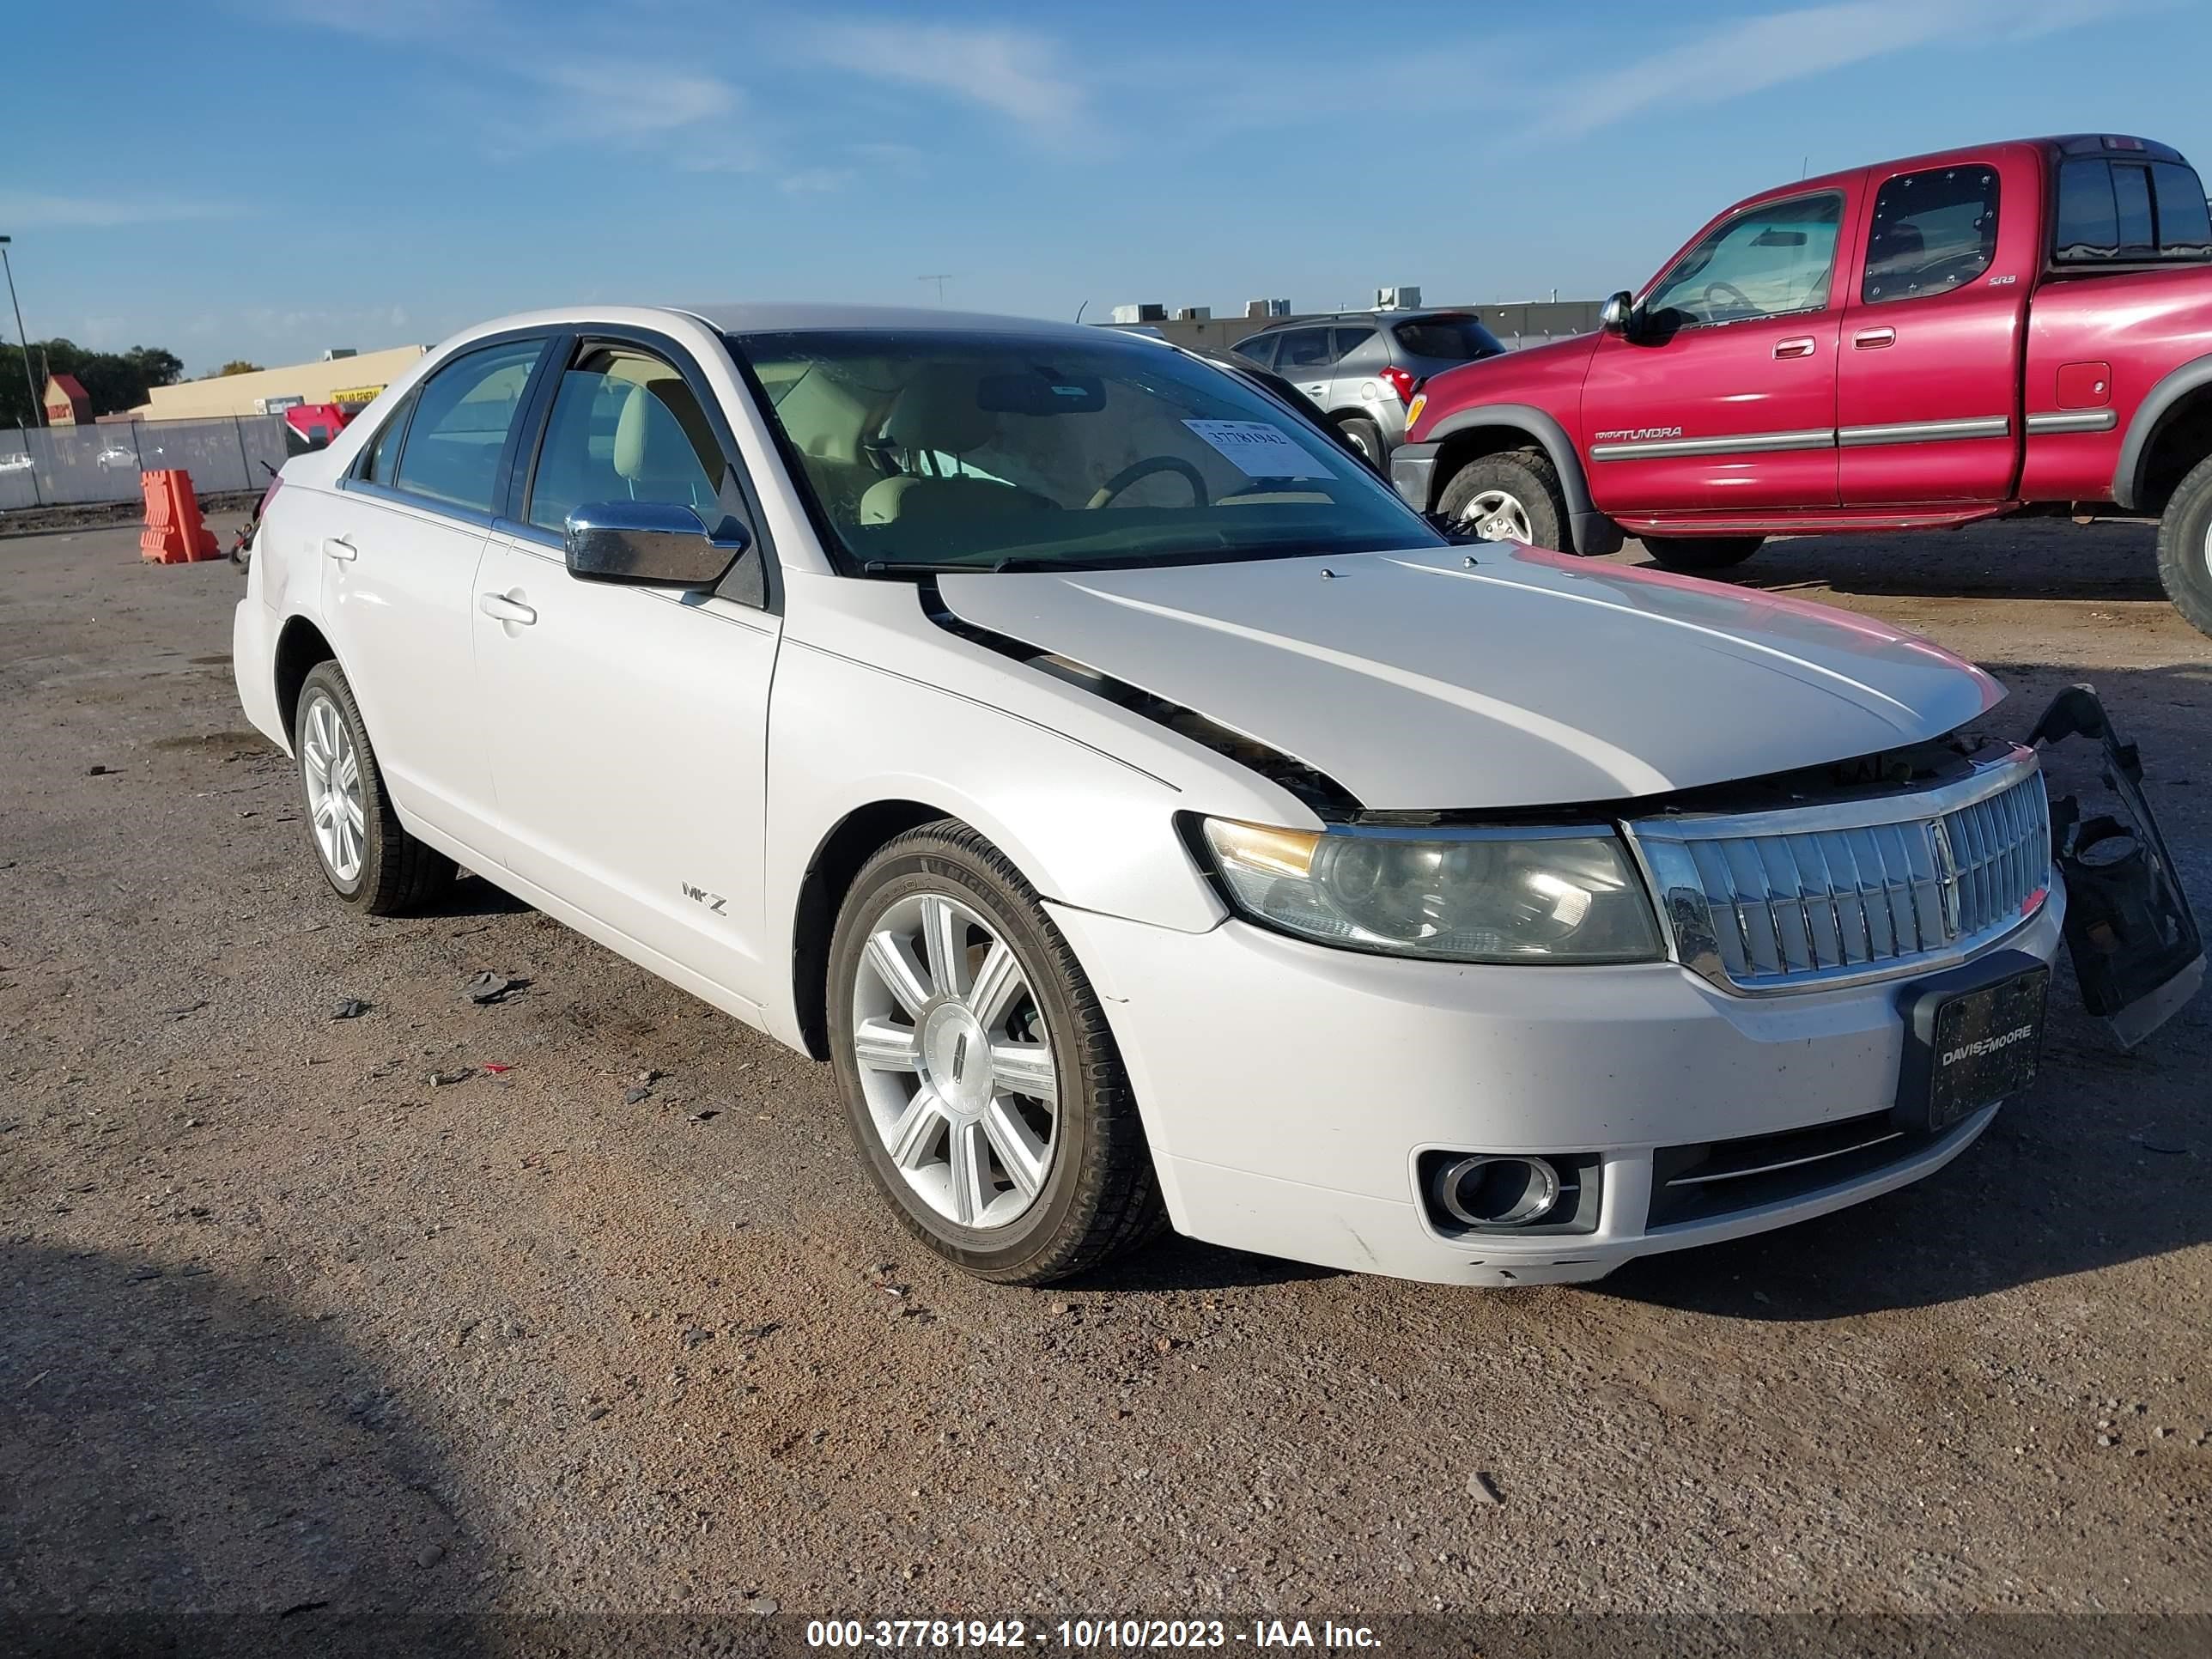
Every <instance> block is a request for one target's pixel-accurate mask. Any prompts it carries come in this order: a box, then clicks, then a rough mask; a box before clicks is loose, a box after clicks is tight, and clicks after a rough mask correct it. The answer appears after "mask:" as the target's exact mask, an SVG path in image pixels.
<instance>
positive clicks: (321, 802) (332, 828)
mask: <svg viewBox="0 0 2212 1659" xmlns="http://www.w3.org/2000/svg"><path fill="white" fill-rule="evenodd" d="M295 710H296V713H295V717H294V720H293V723H292V734H293V737H292V747H293V750H294V752H295V756H296V757H297V759H298V762H299V767H300V787H301V792H302V793H304V794H305V795H306V796H307V844H308V845H309V846H310V847H312V848H313V849H314V853H315V861H316V862H317V863H318V864H319V865H320V866H322V872H323V878H324V879H325V880H326V881H328V882H329V883H330V884H331V890H332V891H333V892H335V893H337V896H339V897H340V898H342V899H343V900H344V901H345V902H347V903H348V904H350V905H352V906H354V907H355V908H356V909H360V910H366V911H367V912H368V914H369V915H372V916H404V915H410V914H411V913H412V912H414V911H416V910H419V909H421V908H423V907H424V906H425V905H427V904H428V903H429V902H431V901H432V900H434V899H435V898H437V897H439V896H441V895H442V894H443V893H444V892H445V890H447V887H449V886H450V885H452V884H453V860H451V859H449V858H447V856H446V855H445V854H443V853H441V852H439V851H438V850H437V849H436V848H433V847H430V846H428V845H427V844H426V843H424V842H420V841H417V840H416V838H415V837H414V836H410V835H409V834H408V833H407V829H406V826H405V825H404V824H402V823H400V822H399V815H398V812H396V811H393V810H392V797H391V796H390V795H389V794H387V793H386V792H385V787H384V772H383V769H382V768H380V766H378V765H377V763H376V750H374V749H373V748H371V747H370V746H369V741H368V727H367V726H365V725H363V724H362V718H361V705H360V704H359V703H357V702H355V701H354V696H353V687H352V686H350V685H349V684H347V683H346V677H345V671H344V670H343V669H342V668H340V667H339V666H338V665H337V664H336V663H334V662H323V663H318V664H316V665H315V666H314V667H313V668H312V669H310V670H308V671H307V679H306V680H305V682H303V683H302V684H301V687H300V700H299V702H298V703H297V704H296V705H295Z"/></svg>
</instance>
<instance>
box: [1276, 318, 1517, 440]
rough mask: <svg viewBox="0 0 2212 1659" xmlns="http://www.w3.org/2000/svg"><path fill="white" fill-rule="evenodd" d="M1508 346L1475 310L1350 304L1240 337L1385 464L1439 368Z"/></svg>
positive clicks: (1344, 430)
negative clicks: (1409, 410) (1418, 394)
mask: <svg viewBox="0 0 2212 1659" xmlns="http://www.w3.org/2000/svg"><path fill="white" fill-rule="evenodd" d="M1504 349H1505V348H1504V346H1502V345H1500V344H1499V343H1498V337H1497V336H1496V335H1494V334H1492V332H1491V331H1489V330H1488V329H1486V328H1485V327H1484V326H1483V325H1482V319H1481V318H1480V317H1478V316H1477V315H1476V314H1475V313H1474V312H1472V311H1343V312H1337V313H1332V314H1330V315H1328V316H1324V317H1300V318H1297V319H1294V320H1293V319H1286V320H1285V321H1283V322H1281V323H1279V324H1277V325H1275V326H1273V328H1265V329H1261V331H1259V332H1258V333H1256V334H1253V335H1249V336H1248V337H1245V338H1244V339H1242V340H1239V341H1238V342H1237V344H1236V347H1235V350H1236V352H1237V355H1238V356H1241V357H1246V358H1249V359H1250V360H1251V361H1252V362H1255V363H1257V364H1259V365H1260V366H1261V368H1267V369H1271V370H1273V372H1274V373H1275V374H1279V375H1280V376H1281V377H1282V378H1283V379H1284V380H1287V381H1289V382H1290V383H1291V385H1292V386H1296V387H1297V389H1298V390H1299V391H1300V392H1304V394H1305V395H1306V396H1307V397H1308V398H1311V399H1312V400H1313V402H1314V403H1315V404H1316V405H1318V406H1319V408H1320V409H1321V410H1322V412H1323V413H1324V414H1326V415H1327V416H1328V418H1329V419H1330V420H1332V421H1334V422H1335V423H1336V424H1337V425H1338V427H1340V428H1342V430H1343V433H1344V435H1345V436H1346V438H1347V439H1349V440H1350V441H1352V444H1353V445H1354V446H1355V447H1357V448H1358V449H1359V450H1360V451H1361V452H1362V453H1364V454H1365V455H1366V456H1367V458H1368V459H1370V460H1372V461H1374V462H1375V463H1376V465H1381V464H1382V463H1383V459H1384V458H1385V457H1386V456H1388V455H1389V453H1390V452H1391V451H1392V450H1394V449H1395V448H1396V447H1398V446H1399V444H1401V442H1403V441H1404V440H1405V436H1406V405H1407V404H1409V403H1411V402H1412V401H1413V389H1414V388H1415V387H1416V386H1419V385H1420V384H1421V382H1422V381H1424V380H1427V379H1428V378H1429V377H1430V376H1431V375H1432V374H1443V371H1444V370H1446V369H1448V368H1457V367H1458V366H1459V365H1460V364H1462V363H1470V362H1474V361H1475V359H1477V358H1478V357H1495V356H1498V355H1499V354H1501V353H1502V352H1504Z"/></svg>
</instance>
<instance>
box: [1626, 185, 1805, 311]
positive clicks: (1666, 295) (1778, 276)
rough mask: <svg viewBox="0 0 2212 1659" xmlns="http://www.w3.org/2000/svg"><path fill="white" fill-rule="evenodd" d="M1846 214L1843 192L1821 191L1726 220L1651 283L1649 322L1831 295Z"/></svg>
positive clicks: (1797, 304)
mask: <svg viewBox="0 0 2212 1659" xmlns="http://www.w3.org/2000/svg"><path fill="white" fill-rule="evenodd" d="M1843 216H1844V198H1843V196H1842V194H1841V193H1840V192H1838V191H1821V192H1820V194H1818V195H1815V196H1800V197H1796V198H1795V199H1793V200H1790V201H1786V202H1767V203H1764V204H1761V205H1759V206H1758V207H1755V208H1751V209H1749V210H1746V211H1745V212H1742V213H1739V214H1737V215H1736V216H1735V217H1734V218H1732V219H1727V220H1723V222H1721V223H1720V224H1718V225H1716V226H1715V227H1714V228H1712V229H1711V230H1710V231H1708V232H1706V234H1705V238H1704V240H1701V241H1700V242H1699V244H1698V245H1697V246H1695V247H1693V248H1692V249H1691V250H1690V251H1689V252H1687V253H1686V254H1684V255H1683V256H1682V257H1681V258H1680V259H1679V260H1677V261H1676V262H1675V264H1674V269H1673V270H1670V271H1668V273H1667V275H1666V276H1663V277H1662V278H1661V279H1660V280H1659V283H1658V284H1657V285H1656V287H1655V288H1653V289H1652V290H1651V295H1650V299H1649V300H1647V301H1645V302H1644V319H1645V321H1646V323H1647V324H1648V325H1650V327H1651V328H1652V329H1653V330H1655V331H1658V332H1662V333H1664V332H1667V331H1671V330H1674V329H1678V328H1691V327H1695V326H1697V325H1702V324H1709V323H1741V322H1748V321H1751V320H1753V319H1758V318H1761V317H1779V316H1783V315H1784V314H1786V313H1790V312H1793V311H1817V310H1819V309H1820V307H1823V306H1825V305H1826V304H1827V303H1828V283H1829V279H1830V278H1831V277H1832V276H1833V275H1834V273H1835V268H1836V237H1837V231H1838V227H1839V226H1840V225H1841V224H1842V222H1843Z"/></svg>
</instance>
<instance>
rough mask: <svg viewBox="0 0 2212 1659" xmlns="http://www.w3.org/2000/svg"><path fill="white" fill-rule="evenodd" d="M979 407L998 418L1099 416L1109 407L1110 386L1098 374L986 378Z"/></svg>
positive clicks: (980, 384)
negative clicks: (1108, 387)
mask: <svg viewBox="0 0 2212 1659" xmlns="http://www.w3.org/2000/svg"><path fill="white" fill-rule="evenodd" d="M975 403H976V406H977V407H978V408H981V409H986V410H989V411H990V412H991V413H992V414H994V415H1095V414H1097V412H1098V411H1099V410H1102V409H1103V408H1105V407H1106V383H1105V381H1103V380H1100V379H1099V378H1098V376H1097V375H1096V374H1053V373H1051V372H1050V371H1049V370H1048V369H1043V368H1039V369H1036V370H1034V371H1032V372H1030V373H1029V374H986V375H985V376H984V377H983V378H982V379H981V380H980V381H978V382H977V383H976V386H975Z"/></svg>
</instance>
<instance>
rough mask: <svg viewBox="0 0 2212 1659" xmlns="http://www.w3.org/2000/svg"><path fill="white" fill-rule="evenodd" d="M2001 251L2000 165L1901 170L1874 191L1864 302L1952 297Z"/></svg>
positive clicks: (1862, 287)
mask: <svg viewBox="0 0 2212 1659" xmlns="http://www.w3.org/2000/svg"><path fill="white" fill-rule="evenodd" d="M1996 251H1997V172H1996V168H1995V167H1930V168H1929V169H1927V170H1926V171H1925V172H1922V173H1899V174H1898V175H1897V177H1896V178H1894V179H1890V180H1889V181H1888V182H1887V184H1885V185H1882V187H1881V190H1880V191H1876V192H1875V198H1874V228H1873V229H1872V230H1871V231H1869V233H1868V235H1867V264H1866V275H1865V276H1864V277H1863V279H1862V281H1861V283H1860V284H1859V298H1860V299H1861V300H1862V301H1865V302H1866V303H1867V304H1869V305H1874V304H1878V303H1880V302H1881V301H1887V300H1921V299H1925V298H1927V297H1928V296H1929V295H1931V294H1948V293H1949V292H1950V291H1951V290H1952V289H1954V288H1958V287H1960V286H1962V285H1963V284H1965V283H1971V282H1972V281H1973V280H1974V279H1975V278H1976V277H1977V276H1980V275H1982V273H1983V272H1984V271H1986V270H1988V269H1989V268H1990V260H1992V259H1994V258H1996Z"/></svg>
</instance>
